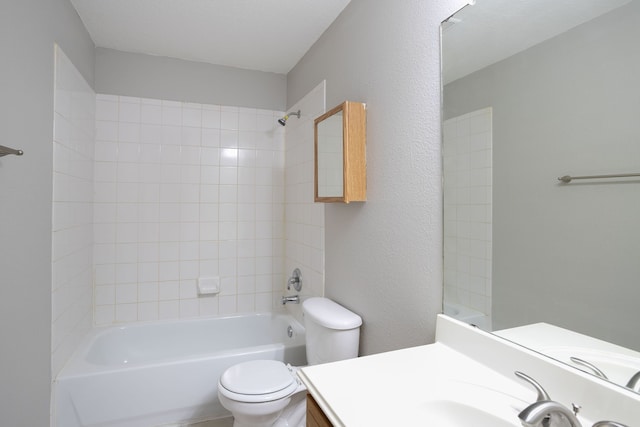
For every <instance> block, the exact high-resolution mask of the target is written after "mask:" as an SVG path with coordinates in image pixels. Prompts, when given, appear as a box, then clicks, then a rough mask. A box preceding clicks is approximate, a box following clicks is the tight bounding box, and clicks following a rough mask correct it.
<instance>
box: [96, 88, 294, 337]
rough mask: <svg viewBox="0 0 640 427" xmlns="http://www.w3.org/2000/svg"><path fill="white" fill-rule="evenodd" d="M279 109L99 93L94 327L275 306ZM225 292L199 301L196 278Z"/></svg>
mask: <svg viewBox="0 0 640 427" xmlns="http://www.w3.org/2000/svg"><path fill="white" fill-rule="evenodd" d="M282 114H283V113H282V112H278V111H271V110H257V109H249V108H237V107H225V106H217V105H202V104H192V103H182V102H175V101H162V100H155V99H141V98H133V97H124V96H111V95H98V96H97V100H96V141H95V199H94V200H95V215H94V221H95V228H94V242H95V249H94V250H95V297H94V298H95V323H96V324H97V325H105V324H110V323H117V322H129V321H137V320H155V319H167V318H185V317H196V316H206V315H213V314H228V313H236V312H253V311H265V310H271V309H272V308H274V299H275V298H279V297H280V294H281V288H282V283H283V272H282V267H283V256H284V244H283V236H284V129H283V128H280V127H279V126H278V125H277V122H276V120H277V118H279V117H280V116H282ZM209 276H219V277H220V283H221V292H220V294H218V295H216V296H198V293H197V286H196V280H197V279H198V277H209Z"/></svg>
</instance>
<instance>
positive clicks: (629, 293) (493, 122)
mask: <svg viewBox="0 0 640 427" xmlns="http://www.w3.org/2000/svg"><path fill="white" fill-rule="evenodd" d="M442 37H443V38H442V46H443V52H442V60H443V85H444V88H443V99H444V120H445V121H444V124H443V169H444V206H445V212H444V223H445V230H444V235H445V237H444V239H445V240H444V251H445V254H444V260H445V261H444V265H445V274H444V277H445V281H444V282H445V283H444V295H445V301H444V305H445V307H444V311H445V314H450V315H452V316H454V317H458V318H460V319H463V320H466V321H469V322H471V323H474V324H476V325H478V326H480V327H482V328H484V329H487V330H492V331H495V332H496V333H497V334H498V335H500V334H503V336H505V337H508V338H510V339H514V340H516V341H518V340H519V337H521V338H522V340H521V343H522V344H523V345H527V346H529V347H532V348H534V349H536V350H539V351H542V352H545V353H546V354H548V355H550V356H552V357H557V358H558V359H560V360H563V361H565V362H566V363H569V364H574V365H575V366H576V367H577V368H580V369H583V370H587V371H592V369H591V368H589V367H588V366H586V365H581V364H580V362H575V361H572V360H569V356H575V357H577V358H578V359H582V360H584V361H586V362H589V363H591V364H592V365H594V366H596V367H601V369H602V368H603V367H604V369H602V371H603V372H604V373H605V374H607V373H608V372H609V373H612V372H617V373H616V374H614V375H608V376H609V379H611V380H612V381H615V382H618V383H623V384H622V385H625V383H626V378H629V377H630V376H631V375H632V374H633V373H634V372H637V371H640V176H638V175H637V174H639V173H640V0H579V1H557V0H527V1H512V0H476V2H475V5H470V6H467V7H465V8H464V9H462V10H461V11H460V12H458V13H457V14H455V15H454V16H452V17H451V18H450V19H449V20H448V21H447V22H444V23H443V28H442ZM602 175H605V176H608V175H621V176H615V177H600V176H602ZM634 175H635V176H634ZM562 176H572V177H578V178H580V177H584V176H596V178H589V179H573V180H571V181H570V182H568V183H567V182H562V181H559V180H558V177H562ZM565 181H566V179H565ZM531 324H538V326H539V327H540V328H539V329H535V330H530V329H527V328H522V329H521V328H520V327H522V326H523V325H531ZM550 325H553V327H552V329H548V328H549V327H551V326H550ZM555 327H557V328H561V329H558V330H561V331H562V333H555V332H554V330H553V328H555ZM545 328H547V329H545ZM503 331H506V332H503ZM512 331H518V332H521V334H518V333H511V332H512ZM573 333H575V337H574V338H576V339H577V340H578V341H579V342H580V344H579V345H578V344H576V347H575V349H576V350H575V354H571V353H572V351H573V350H571V348H570V347H571V345H570V342H569V340H570V338H571V334H573ZM563 334H564V335H563ZM589 337H591V338H592V339H593V340H592V342H593V348H591V347H590V345H591V344H589V343H590V342H591V341H589ZM545 340H546V341H545ZM600 344H602V345H603V347H598V346H599V345H600ZM606 344H610V345H609V347H606ZM561 347H563V348H564V350H567V348H569V350H568V351H565V353H563V354H562V355H561V354H560V353H562V351H560V350H559V349H560V348H561ZM596 347H597V348H596ZM554 349H555V350H557V351H556V352H555V353H554V351H553V350H554ZM546 350H549V351H546ZM564 350H563V351H564ZM578 353H579V354H578ZM616 375H618V376H619V379H613V378H612V377H615V376H616Z"/></svg>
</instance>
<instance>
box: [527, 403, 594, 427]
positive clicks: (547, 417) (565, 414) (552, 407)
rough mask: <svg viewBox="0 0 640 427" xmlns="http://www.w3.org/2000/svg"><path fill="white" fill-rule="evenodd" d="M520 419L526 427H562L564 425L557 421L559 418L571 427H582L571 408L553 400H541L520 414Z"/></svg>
mask: <svg viewBox="0 0 640 427" xmlns="http://www.w3.org/2000/svg"><path fill="white" fill-rule="evenodd" d="M518 418H520V421H522V425H523V426H524V427H536V426H539V425H542V426H548V427H554V426H560V425H562V424H558V422H557V421H555V420H556V419H558V418H565V419H566V420H567V421H569V424H570V425H571V427H582V424H580V421H578V418H577V417H576V416H575V415H574V413H573V412H572V411H571V410H570V409H569V408H567V407H566V406H564V405H563V404H561V403H558V402H554V401H553V400H540V401H538V402H535V403H532V404H531V405H529V406H527V407H526V408H525V409H524V410H523V411H522V412H520V413H519V414H518Z"/></svg>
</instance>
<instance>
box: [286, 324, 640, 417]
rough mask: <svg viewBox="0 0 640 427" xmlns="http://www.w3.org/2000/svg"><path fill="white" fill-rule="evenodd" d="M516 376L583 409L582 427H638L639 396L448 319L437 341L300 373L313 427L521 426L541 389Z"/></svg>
mask: <svg viewBox="0 0 640 427" xmlns="http://www.w3.org/2000/svg"><path fill="white" fill-rule="evenodd" d="M516 371H520V372H522V373H524V374H526V375H528V376H529V377H531V378H533V379H534V380H535V381H536V382H537V383H539V384H540V385H541V386H542V387H543V388H544V389H545V390H546V392H547V393H548V394H549V396H550V398H551V400H553V401H555V402H558V403H560V404H562V405H563V406H564V407H565V408H567V410H570V409H571V408H573V406H574V405H575V406H576V407H579V410H578V414H577V419H578V420H579V422H580V423H581V425H582V426H583V427H591V426H593V425H594V424H595V423H597V422H599V421H603V420H610V421H616V422H619V423H622V424H624V425H626V426H629V427H633V426H638V425H640V394H637V393H634V392H632V391H631V390H625V389H624V388H622V387H619V386H616V385H614V384H611V383H608V382H605V381H602V380H600V379H598V378H596V377H594V376H592V375H590V374H587V373H584V372H582V371H579V370H576V369H575V368H571V367H569V366H567V365H566V364H563V363H561V362H558V361H555V360H553V359H550V358H548V357H546V356H543V355H541V354H539V353H537V352H535V351H532V350H529V349H527V348H525V347H522V346H520V345H517V344H514V343H512V342H510V341H507V340H505V339H503V338H501V337H498V336H496V335H493V334H490V333H487V332H484V331H482V330H480V329H478V328H475V327H473V326H470V325H467V324H465V323H463V322H460V321H457V320H455V319H452V318H450V317H447V316H444V315H439V317H438V323H437V331H436V342H435V343H434V344H430V345H425V346H419V347H413V348H407V349H402V350H397V351H392V352H387V353H381V354H376V355H372V356H366V357H361V358H358V359H350V360H344V361H340V362H335V363H329V364H324V365H316V366H309V367H305V368H302V369H301V370H300V371H299V373H298V375H299V377H300V379H301V380H302V382H303V383H304V384H305V385H306V387H307V389H308V392H309V394H310V399H312V400H311V404H310V405H308V410H309V411H310V412H311V416H309V415H308V420H309V421H308V424H307V425H309V426H316V425H317V426H335V427H355V426H367V427H376V426H379V427H388V426H411V425H437V426H439V427H456V426H474V427H509V426H513V427H518V426H521V425H522V423H521V420H520V419H519V418H518V415H519V414H520V413H521V412H522V411H523V410H524V409H525V408H527V407H529V406H530V405H531V404H533V403H534V402H536V396H537V391H536V389H535V388H534V387H533V386H532V385H531V384H530V383H529V382H527V381H523V380H522V379H520V378H518V377H517V376H516V375H515V372H516ZM314 403H315V404H314ZM316 405H317V406H316ZM323 417H326V418H323ZM318 419H321V420H324V421H325V422H328V424H322V423H320V422H318V421H317V420H318ZM564 421H566V420H564ZM314 423H316V424H314ZM561 425H562V424H561ZM566 425H569V424H566Z"/></svg>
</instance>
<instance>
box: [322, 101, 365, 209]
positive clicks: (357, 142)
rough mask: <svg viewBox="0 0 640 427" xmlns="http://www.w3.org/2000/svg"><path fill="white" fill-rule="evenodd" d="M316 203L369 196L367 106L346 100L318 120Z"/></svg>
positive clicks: (343, 200)
mask: <svg viewBox="0 0 640 427" xmlns="http://www.w3.org/2000/svg"><path fill="white" fill-rule="evenodd" d="M314 127H315V197H314V200H315V201H316V202H342V203H349V202H362V201H365V200H366V197H367V162H366V136H365V135H366V116H365V106H364V104H362V103H359V102H351V101H345V102H344V103H342V104H340V105H338V106H337V107H335V108H333V109H331V110H329V111H328V112H326V113H325V114H323V115H322V116H320V117H318V118H317V119H316V120H315V126H314Z"/></svg>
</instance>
